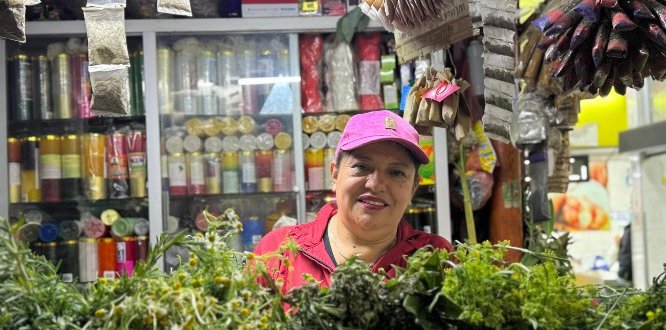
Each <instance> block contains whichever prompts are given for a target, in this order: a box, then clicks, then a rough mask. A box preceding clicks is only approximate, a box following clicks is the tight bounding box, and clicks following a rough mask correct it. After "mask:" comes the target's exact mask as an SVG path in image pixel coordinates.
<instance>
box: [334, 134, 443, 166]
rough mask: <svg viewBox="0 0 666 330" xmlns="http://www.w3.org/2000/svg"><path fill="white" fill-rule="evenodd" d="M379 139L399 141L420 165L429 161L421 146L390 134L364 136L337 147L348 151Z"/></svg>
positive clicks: (379, 140)
mask: <svg viewBox="0 0 666 330" xmlns="http://www.w3.org/2000/svg"><path fill="white" fill-rule="evenodd" d="M381 141H393V142H397V143H400V144H401V145H403V146H404V147H405V148H407V150H409V151H410V152H411V153H412V155H414V158H415V159H416V161H417V162H418V163H419V164H421V165H425V164H428V163H429V162H430V159H429V158H428V155H427V154H426V153H425V151H423V149H421V147H419V146H418V145H416V144H413V143H411V142H408V141H405V140H404V139H400V138H396V137H392V136H385V137H377V136H371V137H366V138H362V139H358V140H355V141H352V142H349V143H346V144H344V145H340V147H339V149H340V150H343V151H350V150H354V149H356V148H360V147H362V146H365V145H368V144H370V143H374V142H381Z"/></svg>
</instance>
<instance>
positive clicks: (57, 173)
mask: <svg viewBox="0 0 666 330" xmlns="http://www.w3.org/2000/svg"><path fill="white" fill-rule="evenodd" d="M39 165H40V166H39V176H40V177H41V179H43V180H57V179H61V178H62V163H61V161H60V155H54V154H47V155H41V156H39Z"/></svg>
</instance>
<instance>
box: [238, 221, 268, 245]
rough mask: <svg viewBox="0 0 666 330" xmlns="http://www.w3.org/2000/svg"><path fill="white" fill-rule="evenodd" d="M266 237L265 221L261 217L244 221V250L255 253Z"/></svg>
mask: <svg viewBox="0 0 666 330" xmlns="http://www.w3.org/2000/svg"><path fill="white" fill-rule="evenodd" d="M263 236H264V221H263V220H261V219H259V217H249V218H247V219H245V221H243V232H242V238H243V250H245V251H253V250H254V248H255V247H256V246H257V243H259V240H261V238H262V237H263Z"/></svg>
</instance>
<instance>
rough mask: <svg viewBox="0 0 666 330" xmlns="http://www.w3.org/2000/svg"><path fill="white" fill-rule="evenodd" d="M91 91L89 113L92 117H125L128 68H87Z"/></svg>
mask: <svg viewBox="0 0 666 330" xmlns="http://www.w3.org/2000/svg"><path fill="white" fill-rule="evenodd" d="M89 70H90V83H91V86H92V90H93V99H92V105H91V112H92V114H93V115H94V116H126V115H127V109H128V107H129V96H130V93H129V66H128V65H94V66H90V67H89Z"/></svg>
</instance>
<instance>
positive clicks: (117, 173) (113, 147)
mask: <svg viewBox="0 0 666 330" xmlns="http://www.w3.org/2000/svg"><path fill="white" fill-rule="evenodd" d="M106 161H107V169H108V173H109V174H108V177H109V197H110V198H114V199H119V198H127V197H129V181H128V179H129V170H128V167H127V139H126V136H125V134H123V133H121V132H114V133H112V134H109V135H107V136H106Z"/></svg>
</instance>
